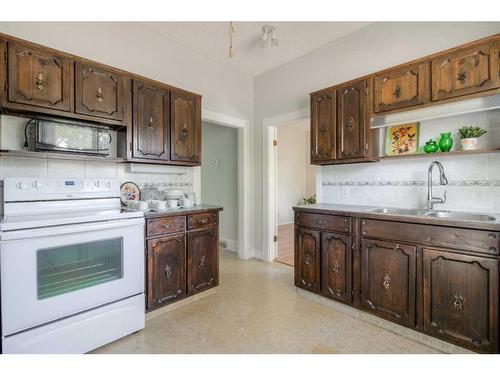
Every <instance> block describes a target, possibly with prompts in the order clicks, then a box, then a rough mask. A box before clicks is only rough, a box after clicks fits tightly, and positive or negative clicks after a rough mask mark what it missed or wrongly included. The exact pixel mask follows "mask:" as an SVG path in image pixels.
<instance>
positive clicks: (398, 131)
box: [385, 122, 419, 156]
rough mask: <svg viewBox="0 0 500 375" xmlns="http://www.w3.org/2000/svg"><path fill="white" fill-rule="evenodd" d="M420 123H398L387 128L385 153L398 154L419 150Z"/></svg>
mask: <svg viewBox="0 0 500 375" xmlns="http://www.w3.org/2000/svg"><path fill="white" fill-rule="evenodd" d="M418 127H419V123H418V122H415V123H413V124H407V125H396V126H391V127H389V128H387V134H386V140H385V154H386V155H387V156H396V155H403V154H415V153H417V152H418Z"/></svg>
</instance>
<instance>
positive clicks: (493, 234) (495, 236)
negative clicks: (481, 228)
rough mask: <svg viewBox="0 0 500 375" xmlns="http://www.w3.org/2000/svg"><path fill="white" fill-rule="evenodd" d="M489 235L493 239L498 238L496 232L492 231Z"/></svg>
mask: <svg viewBox="0 0 500 375" xmlns="http://www.w3.org/2000/svg"><path fill="white" fill-rule="evenodd" d="M488 237H489V238H491V239H495V238H497V235H496V234H495V233H490V234H488Z"/></svg>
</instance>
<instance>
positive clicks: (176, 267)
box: [147, 234, 186, 308]
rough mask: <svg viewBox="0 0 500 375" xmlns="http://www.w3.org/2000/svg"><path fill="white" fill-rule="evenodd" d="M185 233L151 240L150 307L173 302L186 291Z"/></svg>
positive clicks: (149, 262)
mask: <svg viewBox="0 0 500 375" xmlns="http://www.w3.org/2000/svg"><path fill="white" fill-rule="evenodd" d="M185 245H186V243H185V237H184V234H177V235H173V236H165V237H161V238H158V239H155V240H149V241H148V243H147V248H148V293H147V298H148V308H154V307H157V306H158V305H161V304H164V303H167V302H171V301H173V300H176V299H179V298H181V297H182V296H183V295H184V294H185V293H186V275H185V269H186V256H185V252H186V247H185Z"/></svg>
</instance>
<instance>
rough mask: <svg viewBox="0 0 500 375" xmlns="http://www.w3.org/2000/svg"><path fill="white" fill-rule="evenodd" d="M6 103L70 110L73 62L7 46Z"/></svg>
mask: <svg viewBox="0 0 500 375" xmlns="http://www.w3.org/2000/svg"><path fill="white" fill-rule="evenodd" d="M8 51H9V53H8V60H9V63H8V67H9V68H8V100H9V101H10V102H13V103H18V104H25V105H29V106H35V107H45V108H50V109H56V110H61V111H71V110H72V97H73V78H72V73H73V62H72V60H70V59H69V58H68V57H65V56H63V55H58V54H55V53H52V52H50V51H48V50H42V49H37V48H33V47H28V46H25V45H23V44H19V43H14V42H9V43H8Z"/></svg>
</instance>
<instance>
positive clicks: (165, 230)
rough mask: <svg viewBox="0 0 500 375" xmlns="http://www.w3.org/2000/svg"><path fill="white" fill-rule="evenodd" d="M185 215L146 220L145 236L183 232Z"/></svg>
mask: <svg viewBox="0 0 500 375" xmlns="http://www.w3.org/2000/svg"><path fill="white" fill-rule="evenodd" d="M185 230H186V216H168V217H162V218H158V219H149V220H148V221H147V228H146V236H147V237H154V236H165V235H167V234H172V233H178V232H184V231H185Z"/></svg>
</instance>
